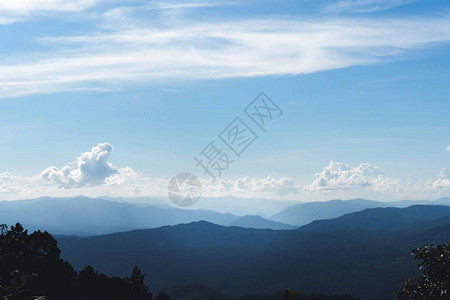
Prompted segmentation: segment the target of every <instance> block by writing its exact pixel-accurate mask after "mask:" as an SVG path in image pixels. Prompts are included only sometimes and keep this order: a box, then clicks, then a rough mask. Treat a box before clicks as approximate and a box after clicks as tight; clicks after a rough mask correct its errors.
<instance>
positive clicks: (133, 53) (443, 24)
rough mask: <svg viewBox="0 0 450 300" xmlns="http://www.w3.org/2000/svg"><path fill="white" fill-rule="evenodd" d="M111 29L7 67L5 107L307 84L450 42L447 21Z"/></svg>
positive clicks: (116, 22)
mask: <svg viewBox="0 0 450 300" xmlns="http://www.w3.org/2000/svg"><path fill="white" fill-rule="evenodd" d="M104 17H105V18H112V17H111V15H108V16H104ZM105 28H106V29H105ZM105 28H103V29H101V30H98V31H97V32H96V33H94V34H86V35H78V36H60V37H51V36H50V37H41V38H40V39H39V41H40V42H41V43H44V44H46V46H48V48H49V49H52V47H54V48H53V49H55V50H53V51H52V50H49V51H47V52H46V53H38V54H30V53H26V54H24V55H20V54H16V57H18V58H17V60H15V61H16V62H12V61H8V62H6V61H5V60H3V61H2V60H1V59H0V68H1V70H2V72H1V73H0V97H4V98H5V97H18V96H23V95H28V94H35V93H56V92H63V91H77V90H86V89H89V90H92V89H94V90H95V89H100V90H111V89H117V88H124V87H126V86H127V85H128V84H130V83H141V84H142V83H158V82H161V81H167V80H175V79H178V80H180V79H181V80H186V79H188V80H191V79H192V80H198V79H214V78H230V77H252V76H265V75H283V74H305V73H311V72H316V71H323V70H329V69H337V68H345V67H349V66H355V65H367V64H372V63H376V62H378V61H380V60H383V58H388V57H389V58H390V57H393V56H395V55H400V54H403V53H405V52H406V51H408V50H413V49H423V47H424V46H432V45H436V44H437V43H440V42H448V41H450V20H449V19H447V18H442V19H439V18H434V19H433V18H429V19H423V18H422V19H418V18H415V19H414V18H409V19H384V20H383V19H379V20H348V19H343V20H338V19H333V20H310V21H298V20H292V19H288V18H276V19H266V20H246V21H236V20H232V21H205V22H199V21H189V20H179V21H177V22H172V23H169V24H146V23H143V22H141V23H139V24H137V23H136V20H135V19H133V18H132V16H128V15H127V14H125V16H122V15H121V16H120V18H119V19H117V16H115V17H114V19H113V20H111V23H109V24H107V27H105ZM56 49H65V50H64V51H63V52H61V51H60V50H56ZM67 49H71V50H70V51H69V50H67Z"/></svg>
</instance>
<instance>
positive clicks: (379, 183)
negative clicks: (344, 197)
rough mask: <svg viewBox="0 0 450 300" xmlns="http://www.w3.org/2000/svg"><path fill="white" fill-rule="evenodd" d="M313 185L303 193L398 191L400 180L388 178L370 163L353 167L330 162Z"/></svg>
mask: <svg viewBox="0 0 450 300" xmlns="http://www.w3.org/2000/svg"><path fill="white" fill-rule="evenodd" d="M315 176H316V179H315V180H314V182H313V183H311V184H308V185H305V186H304V187H303V191H307V192H317V191H330V190H348V189H355V188H365V189H370V190H376V191H386V190H394V191H395V190H398V188H399V180H398V179H392V178H389V177H386V176H385V175H384V171H383V170H381V169H380V168H378V167H377V166H373V165H371V164H370V163H361V164H360V165H359V166H356V167H352V166H350V165H348V164H345V163H339V162H334V161H330V164H329V165H328V166H326V167H325V168H323V170H322V172H319V173H316V175H315Z"/></svg>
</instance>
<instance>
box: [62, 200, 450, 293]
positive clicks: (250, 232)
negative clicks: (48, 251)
mask: <svg viewBox="0 0 450 300" xmlns="http://www.w3.org/2000/svg"><path fill="white" fill-rule="evenodd" d="M449 237H450V208H448V207H445V206H431V205H417V206H412V207H407V208H374V209H366V210H363V211H360V212H355V213H350V214H347V215H344V216H341V217H338V218H335V219H331V220H324V221H316V222H313V223H311V224H309V225H307V226H303V227H301V228H299V229H294V230H268V229H249V228H241V227H235V226H228V227H226V226H220V225H216V224H212V223H209V222H205V221H199V222H193V223H190V224H179V225H175V226H164V227H160V228H155V229H144V230H134V231H130V232H122V233H114V234H109V235H101V236H90V237H67V236H59V237H57V239H58V241H59V245H60V248H61V249H62V255H63V257H64V258H65V259H67V260H68V261H69V262H70V263H71V264H73V265H74V266H75V267H76V268H82V267H84V266H85V265H87V264H90V265H92V266H94V267H95V268H96V269H99V270H100V271H102V272H105V273H107V274H110V275H121V276H124V275H126V273H127V272H128V270H129V269H130V268H131V267H132V266H134V265H138V266H140V267H141V268H142V269H143V271H144V272H145V273H146V274H147V280H148V282H147V283H148V284H149V285H150V288H151V289H152V290H164V289H165V288H166V287H168V286H171V285H182V286H183V285H188V286H189V285H202V286H205V287H208V288H210V289H213V290H216V291H218V292H220V293H222V294H225V295H231V296H238V295H243V294H248V293H256V294H270V293H273V292H275V291H280V290H284V289H285V288H286V287H292V288H296V289H298V290H299V291H300V292H302V293H310V292H320V293H326V294H350V295H353V296H358V297H362V298H363V299H369V300H371V299H393V298H394V295H395V291H396V290H398V289H399V287H400V280H401V279H402V278H404V277H411V276H417V275H418V269H417V266H416V262H415V261H414V260H413V258H412V257H411V255H410V251H411V249H413V248H415V247H418V246H421V245H423V244H426V243H442V242H446V241H448V239H449ZM175 299H176V298H175Z"/></svg>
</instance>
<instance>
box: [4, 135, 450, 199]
mask: <svg viewBox="0 0 450 300" xmlns="http://www.w3.org/2000/svg"><path fill="white" fill-rule="evenodd" d="M112 150H113V146H112V145H111V144H109V143H99V144H98V145H97V146H95V147H93V148H92V149H91V150H90V151H88V152H85V153H82V154H81V155H80V156H78V157H77V158H76V160H75V161H74V162H72V163H69V164H67V165H66V166H63V167H62V168H58V167H55V166H51V167H48V168H46V169H45V170H44V171H43V172H41V174H39V175H36V176H31V177H26V176H16V175H12V174H10V173H7V172H3V173H0V198H1V199H2V200H15V199H28V198H36V197H40V196H53V197H71V196H76V195H85V196H89V197H101V196H110V197H164V198H166V197H167V185H168V183H169V179H168V178H167V179H162V178H150V177H147V176H145V175H144V174H142V173H140V172H137V171H135V170H133V169H132V168H130V167H120V168H119V167H116V166H114V165H112V164H111V163H110V162H109V161H108V159H109V157H110V155H111V152H112ZM200 180H201V181H202V185H203V192H202V195H204V196H206V197H218V196H235V197H241V198H255V197H260V198H268V199H286V200H287V199H289V200H293V199H297V200H302V201H313V200H329V199H330V198H341V199H349V198H356V197H365V198H369V199H378V200H387V199H391V200H400V199H431V198H438V197H444V196H450V168H443V169H442V170H441V171H440V173H439V174H438V175H437V176H436V178H431V179H413V178H409V179H408V181H407V182H405V183H401V181H400V180H399V179H395V178H390V177H388V176H386V175H385V173H384V171H383V170H382V169H380V168H379V167H377V166H374V165H372V164H370V163H361V164H359V165H358V166H351V165H349V164H346V163H341V162H334V161H330V163H329V165H328V166H325V167H324V168H323V170H322V171H321V172H318V173H316V175H315V180H314V181H313V182H312V183H310V184H307V185H303V186H302V185H297V186H296V185H295V183H294V181H293V180H292V179H291V178H290V177H273V176H267V177H260V178H257V177H243V178H237V179H234V180H225V179H219V180H217V181H215V182H211V180H208V179H200Z"/></svg>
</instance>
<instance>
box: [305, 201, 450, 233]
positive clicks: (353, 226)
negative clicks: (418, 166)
mask: <svg viewBox="0 0 450 300" xmlns="http://www.w3.org/2000/svg"><path fill="white" fill-rule="evenodd" d="M449 218H450V206H442V205H413V206H409V207H406V208H398V207H386V208H369V209H365V210H363V211H359V212H354V213H349V214H346V215H343V216H341V217H338V218H335V219H330V220H316V221H313V222H311V223H309V224H307V225H304V226H302V227H300V228H299V230H304V231H316V232H332V231H353V230H361V229H363V230H390V231H399V230H402V231H406V230H408V229H413V230H420V229H421V228H419V227H420V226H422V225H424V224H425V225H426V224H428V227H430V225H433V226H438V225H441V224H442V223H443V222H446V221H450V219H449Z"/></svg>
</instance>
